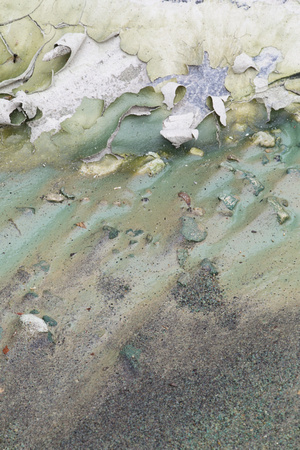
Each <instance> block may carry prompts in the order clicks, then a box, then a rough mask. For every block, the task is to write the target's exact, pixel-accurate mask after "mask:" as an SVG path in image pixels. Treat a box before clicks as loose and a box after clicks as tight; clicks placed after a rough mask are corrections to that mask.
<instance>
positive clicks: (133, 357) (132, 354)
mask: <svg viewBox="0 0 300 450" xmlns="http://www.w3.org/2000/svg"><path fill="white" fill-rule="evenodd" d="M141 353H142V351H141V350H140V349H139V348H136V347H134V346H133V345H131V344H128V345H125V347H123V349H122V350H121V352H120V354H121V355H122V356H123V357H124V358H125V359H126V360H127V361H128V363H129V365H130V366H131V367H132V368H133V369H138V368H139V359H140V356H141Z"/></svg>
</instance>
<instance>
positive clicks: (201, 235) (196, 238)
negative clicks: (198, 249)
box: [180, 216, 207, 242]
mask: <svg viewBox="0 0 300 450" xmlns="http://www.w3.org/2000/svg"><path fill="white" fill-rule="evenodd" d="M180 220H181V224H182V225H181V234H182V235H183V236H184V237H185V239H187V240H188V241H192V242H202V241H204V239H205V238H206V236H207V231H206V230H205V229H204V227H203V226H202V225H198V224H197V222H196V220H195V219H194V217H189V216H183V217H181V218H180Z"/></svg>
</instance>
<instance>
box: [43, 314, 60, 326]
mask: <svg viewBox="0 0 300 450" xmlns="http://www.w3.org/2000/svg"><path fill="white" fill-rule="evenodd" d="M42 319H43V320H44V322H46V323H47V324H48V325H49V327H56V325H57V322H56V320H55V319H52V317H49V316H43V317H42Z"/></svg>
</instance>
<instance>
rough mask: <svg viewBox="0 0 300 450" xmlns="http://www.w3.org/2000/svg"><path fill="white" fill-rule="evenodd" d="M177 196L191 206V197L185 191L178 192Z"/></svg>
mask: <svg viewBox="0 0 300 450" xmlns="http://www.w3.org/2000/svg"><path fill="white" fill-rule="evenodd" d="M178 197H180V198H182V200H184V201H185V203H186V204H187V205H188V206H191V197H190V196H189V194H187V193H186V192H182V191H181V192H179V193H178Z"/></svg>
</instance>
